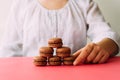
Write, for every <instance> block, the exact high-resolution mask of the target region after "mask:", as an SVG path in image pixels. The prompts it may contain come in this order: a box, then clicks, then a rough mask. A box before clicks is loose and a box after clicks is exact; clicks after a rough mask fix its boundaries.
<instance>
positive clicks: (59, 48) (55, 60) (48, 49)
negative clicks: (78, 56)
mask: <svg viewBox="0 0 120 80" xmlns="http://www.w3.org/2000/svg"><path fill="white" fill-rule="evenodd" d="M54 48H56V49H54ZM55 50H56V51H55ZM54 51H55V52H56V55H54V56H53V53H54ZM39 53H40V55H39V56H35V57H34V64H35V65H36V66H46V65H51V66H59V65H73V61H74V60H75V57H74V56H72V55H71V49H70V48H69V47H66V46H63V42H62V39H61V38H51V39H49V40H48V46H45V47H41V48H40V50H39Z"/></svg>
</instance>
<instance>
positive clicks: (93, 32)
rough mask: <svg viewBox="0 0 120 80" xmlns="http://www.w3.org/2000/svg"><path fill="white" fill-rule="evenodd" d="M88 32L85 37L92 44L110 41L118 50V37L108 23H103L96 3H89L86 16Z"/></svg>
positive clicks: (119, 45)
mask: <svg viewBox="0 0 120 80" xmlns="http://www.w3.org/2000/svg"><path fill="white" fill-rule="evenodd" d="M86 20H87V24H88V30H87V36H88V37H89V38H90V39H91V40H92V42H95V43H96V42H99V41H101V40H102V39H104V38H110V39H112V40H113V41H114V42H115V43H116V44H117V45H118V47H119V50H120V37H119V35H118V34H117V33H116V32H114V31H113V30H112V29H111V28H110V25H108V23H106V22H105V20H104V17H103V16H102V14H101V12H100V9H99V7H98V5H97V3H95V2H93V1H92V0H91V2H90V3H89V6H88V9H87V16H86Z"/></svg>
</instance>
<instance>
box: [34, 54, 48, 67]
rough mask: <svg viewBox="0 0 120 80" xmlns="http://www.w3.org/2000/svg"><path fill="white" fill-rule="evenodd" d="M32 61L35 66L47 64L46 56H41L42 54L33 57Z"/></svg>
mask: <svg viewBox="0 0 120 80" xmlns="http://www.w3.org/2000/svg"><path fill="white" fill-rule="evenodd" d="M33 60H34V61H33V63H34V65H36V66H46V65H47V58H46V57H42V56H35V57H34V58H33Z"/></svg>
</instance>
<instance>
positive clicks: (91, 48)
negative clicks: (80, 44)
mask: <svg viewBox="0 0 120 80" xmlns="http://www.w3.org/2000/svg"><path fill="white" fill-rule="evenodd" d="M73 55H74V56H75V57H76V59H75V61H74V63H73V64H74V65H78V64H82V63H104V62H106V61H107V59H108V58H109V56H110V53H109V52H107V50H105V49H103V48H102V47H100V46H99V45H97V44H95V43H89V44H87V45H86V46H85V47H84V48H82V49H80V50H78V51H77V52H75V53H74V54H73Z"/></svg>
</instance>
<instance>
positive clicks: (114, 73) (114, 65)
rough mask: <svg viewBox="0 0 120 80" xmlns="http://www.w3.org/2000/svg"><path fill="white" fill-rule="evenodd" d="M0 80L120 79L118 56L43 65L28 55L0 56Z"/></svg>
mask: <svg viewBox="0 0 120 80" xmlns="http://www.w3.org/2000/svg"><path fill="white" fill-rule="evenodd" d="M0 80H120V57H114V58H111V59H109V61H108V62H107V63H105V64H83V65H79V66H44V67H36V66H34V65H33V59H32V58H28V57H27V58H26V57H15V58H1V59H0Z"/></svg>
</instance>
